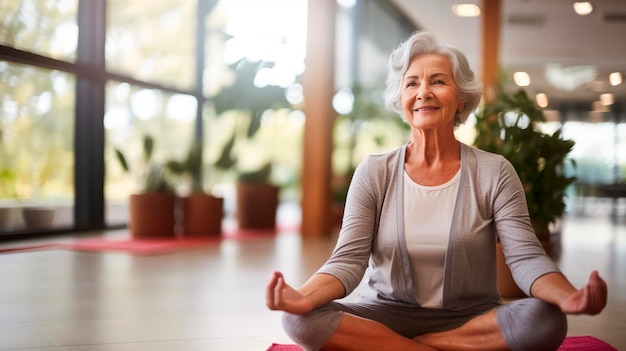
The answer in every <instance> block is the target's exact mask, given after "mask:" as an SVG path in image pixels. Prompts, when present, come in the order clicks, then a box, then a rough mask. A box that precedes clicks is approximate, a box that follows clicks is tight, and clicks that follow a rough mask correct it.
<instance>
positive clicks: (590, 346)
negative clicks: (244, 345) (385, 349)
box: [267, 336, 617, 351]
mask: <svg viewBox="0 0 626 351" xmlns="http://www.w3.org/2000/svg"><path fill="white" fill-rule="evenodd" d="M267 351H304V349H303V348H301V347H300V346H298V345H292V344H289V345H286V344H272V345H271V346H270V347H269V348H268V349H267ZM558 351H617V349H616V348H614V347H613V346H611V345H609V344H607V343H605V342H604V341H602V340H600V339H596V338H594V337H593V336H568V337H567V338H565V341H563V344H562V345H561V347H559V349H558Z"/></svg>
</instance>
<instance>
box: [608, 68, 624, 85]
mask: <svg viewBox="0 0 626 351" xmlns="http://www.w3.org/2000/svg"><path fill="white" fill-rule="evenodd" d="M609 82H610V83H611V85H612V86H614V87H615V86H618V85H620V84H622V74H621V73H619V72H613V73H611V74H610V75H609Z"/></svg>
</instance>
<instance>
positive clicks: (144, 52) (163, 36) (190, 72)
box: [0, 0, 626, 238]
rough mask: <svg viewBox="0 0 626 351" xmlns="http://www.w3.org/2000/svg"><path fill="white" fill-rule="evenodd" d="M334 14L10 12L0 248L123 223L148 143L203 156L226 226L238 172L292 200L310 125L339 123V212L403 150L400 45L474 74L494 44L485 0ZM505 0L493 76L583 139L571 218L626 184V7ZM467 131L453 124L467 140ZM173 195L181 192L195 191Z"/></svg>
mask: <svg viewBox="0 0 626 351" xmlns="http://www.w3.org/2000/svg"><path fill="white" fill-rule="evenodd" d="M312 1H313V0H312ZM485 1H490V0H485ZM332 3H333V6H332V9H333V10H332V13H330V16H329V15H328V13H327V14H326V20H325V21H323V22H320V23H317V22H315V23H313V22H311V16H310V14H309V13H308V10H309V9H310V8H311V4H309V3H308V2H307V1H306V0H262V1H259V0H219V1H217V0H162V1H152V0H132V1H121V0H57V1H44V0H23V1H19V0H3V1H2V2H0V21H1V24H0V76H1V79H0V238H13V237H16V236H25V235H35V234H36V235H54V234H56V233H59V232H67V231H81V230H91V229H109V228H111V229H112V228H122V227H124V226H126V225H127V223H128V197H129V195H130V194H133V193H135V192H140V191H142V183H144V181H145V177H146V176H147V171H146V167H149V166H150V165H147V164H146V162H145V161H146V160H144V156H143V155H142V153H143V150H144V144H143V143H144V141H145V139H146V136H149V137H151V138H152V139H153V141H154V145H153V153H152V156H151V159H150V162H149V163H150V164H151V165H154V164H166V163H168V162H171V161H176V160H179V161H180V160H184V159H185V157H187V154H188V151H189V150H190V148H191V147H192V146H193V145H200V149H201V160H202V161H201V164H202V172H201V187H202V189H203V190H204V191H206V192H208V193H211V194H214V195H216V196H220V197H223V198H224V201H225V202H224V206H225V217H232V216H233V215H234V214H233V212H234V208H235V204H234V201H235V184H236V183H237V181H238V179H240V177H241V176H242V174H249V173H254V172H255V171H258V170H261V169H269V170H270V172H269V179H267V180H268V181H269V182H271V183H273V184H275V185H278V186H279V187H280V189H281V192H280V202H281V203H291V204H294V206H296V207H298V206H299V204H300V202H301V200H302V186H303V184H302V178H303V169H305V168H306V167H304V166H305V165H304V164H303V163H304V160H305V159H306V157H305V156H304V155H305V142H304V135H305V128H306V126H307V124H308V123H315V121H316V119H318V118H326V119H330V123H331V125H332V130H331V131H330V133H329V135H328V138H330V144H331V145H332V148H331V150H330V151H326V150H325V149H324V148H323V147H322V148H320V151H319V152H320V153H328V156H329V163H330V171H329V172H328V181H327V182H326V183H325V184H328V187H327V188H328V189H326V190H327V191H328V192H329V193H330V194H331V195H330V196H329V198H330V199H331V201H338V202H340V201H341V200H342V199H343V197H344V196H345V190H346V188H347V185H348V183H349V178H350V175H351V172H352V171H353V169H354V167H355V166H356V165H357V164H358V163H359V162H360V161H361V160H362V159H363V157H365V156H366V155H368V154H372V153H381V152H386V151H389V150H392V149H393V148H396V147H398V146H400V145H402V144H404V143H405V142H406V141H407V140H408V134H407V133H408V129H407V127H406V126H405V125H404V124H403V122H402V121H401V119H400V117H398V116H396V115H393V114H390V113H389V112H387V111H385V109H384V106H383V101H382V91H383V90H384V81H385V77H386V72H387V59H388V57H389V54H390V52H391V51H392V50H393V49H394V48H395V47H397V46H398V44H399V43H400V42H401V41H402V40H403V39H405V38H407V37H408V36H409V35H410V34H411V33H412V32H414V31H415V30H420V29H425V30H429V31H432V32H433V33H435V34H436V35H437V36H439V38H440V39H441V40H443V41H445V42H447V43H450V44H452V45H453V46H456V47H458V48H459V49H461V51H463V52H464V53H466V54H467V56H468V59H469V61H470V65H471V66H472V68H473V69H474V70H475V72H476V73H477V74H479V76H480V74H481V73H482V72H481V70H482V69H483V68H482V57H481V47H482V42H483V39H484V36H483V34H482V33H481V6H482V4H481V2H479V1H464V2H462V1H452V0H440V1H425V0H419V1H418V0H393V1H392V0H337V1H336V3H335V1H332ZM501 4H502V6H501V17H500V18H501V20H500V24H499V26H500V33H499V42H500V47H499V57H500V59H499V60H500V61H499V67H497V68H495V69H497V70H498V72H499V76H500V83H501V84H502V86H503V87H504V88H505V89H507V90H514V89H518V88H519V87H523V88H524V89H525V90H526V91H527V92H528V94H529V96H531V97H532V98H533V99H537V104H539V106H541V107H542V108H544V110H545V116H546V120H547V121H546V122H545V123H544V124H543V125H542V128H544V129H545V130H552V131H554V130H556V129H558V128H562V131H563V136H564V137H565V138H567V139H572V140H574V141H575V142H576V144H575V147H574V150H573V151H572V152H571V154H570V157H571V158H573V159H574V160H575V161H576V176H577V181H576V183H575V184H573V185H572V188H571V190H570V194H571V195H572V196H571V197H570V200H571V203H570V204H569V205H568V211H576V210H577V208H576V203H577V202H576V200H577V197H578V196H583V195H588V192H590V191H591V192H593V189H594V186H596V185H606V184H620V183H623V182H625V181H626V117H625V115H626V112H625V111H624V103H625V102H626V88H625V85H624V84H623V83H622V75H623V74H624V73H625V72H626V46H625V45H623V43H624V38H623V35H624V34H626V2H624V1H620V0H597V1H592V2H591V3H588V4H587V5H585V4H583V5H576V6H574V5H575V2H574V1H568V0H553V1H540V0H502V1H501ZM460 5H467V6H468V7H467V11H469V12H463V11H462V10H463V9H464V8H465V7H462V6H460ZM472 5H473V6H472ZM577 11H578V12H577ZM328 23H332V24H333V26H332V27H333V28H332V31H331V35H329V36H326V37H325V38H324V40H327V41H329V42H330V43H331V44H332V47H333V48H334V49H333V50H331V51H330V52H329V53H328V54H331V55H332V61H333V62H334V64H333V69H332V70H329V71H328V72H313V73H311V72H310V71H308V72H307V63H308V62H310V61H307V57H314V55H320V54H321V55H323V54H324V53H311V52H309V53H308V52H307V47H308V46H307V44H310V43H308V40H310V38H311V37H312V35H314V34H315V33H318V32H320V31H323V30H324V29H325V27H328ZM318 57H319V56H318ZM309 68H310V65H309ZM306 74H309V75H322V76H324V77H330V78H328V79H330V80H332V86H333V87H334V89H333V91H332V92H329V94H330V95H331V96H332V99H329V100H330V101H329V104H332V110H331V111H332V112H331V113H330V115H321V116H316V115H311V113H309V114H307V109H306V108H305V106H306V102H307V98H308V95H307V90H306V88H305V86H306V84H305V83H303V77H306ZM308 101H313V100H311V99H309V100H308ZM473 123H475V120H474V119H473V118H471V117H470V119H469V121H468V122H467V123H466V125H465V126H462V127H461V128H459V129H458V130H457V133H458V137H459V139H461V140H462V141H464V142H466V143H468V144H472V143H473V138H474V137H475V135H474V127H473ZM328 141H329V140H319V143H320V144H324V143H326V142H328ZM308 145H315V141H311V142H309V143H308ZM116 150H119V151H121V152H123V153H124V154H125V156H126V158H127V160H128V161H129V165H130V167H129V171H128V172H126V171H125V169H124V167H123V166H122V165H121V164H120V162H118V160H117V159H116ZM309 150H311V147H310V146H309ZM308 152H311V153H315V151H308ZM268 166H269V168H267V167H268ZM173 186H174V188H175V192H176V193H177V194H178V195H180V196H185V195H186V194H189V193H190V192H191V190H192V189H191V187H192V186H191V185H190V184H189V182H185V181H174V182H173ZM590 189H591V190H590ZM28 210H34V211H39V213H41V212H42V211H44V210H46V211H48V212H49V213H50V215H49V216H48V219H49V221H48V222H46V223H43V224H41V223H31V222H30V221H29V218H31V217H32V216H30V215H28V214H27V213H28Z"/></svg>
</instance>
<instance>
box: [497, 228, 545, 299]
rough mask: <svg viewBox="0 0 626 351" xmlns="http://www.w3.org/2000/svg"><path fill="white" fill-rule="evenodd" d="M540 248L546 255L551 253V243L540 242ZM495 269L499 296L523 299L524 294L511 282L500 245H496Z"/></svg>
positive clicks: (511, 277) (511, 276)
mask: <svg viewBox="0 0 626 351" xmlns="http://www.w3.org/2000/svg"><path fill="white" fill-rule="evenodd" d="M541 246H543V249H544V250H545V251H546V253H547V254H548V255H550V254H551V253H552V242H550V241H549V240H548V241H545V240H541ZM496 269H497V277H498V290H500V296H502V297H510V298H515V297H524V296H526V294H524V292H523V291H522V290H521V289H520V288H519V287H518V286H517V284H516V283H515V281H514V280H513V275H512V274H511V270H510V269H509V266H507V264H506V262H505V260H504V252H503V251H502V244H500V243H499V242H498V243H496Z"/></svg>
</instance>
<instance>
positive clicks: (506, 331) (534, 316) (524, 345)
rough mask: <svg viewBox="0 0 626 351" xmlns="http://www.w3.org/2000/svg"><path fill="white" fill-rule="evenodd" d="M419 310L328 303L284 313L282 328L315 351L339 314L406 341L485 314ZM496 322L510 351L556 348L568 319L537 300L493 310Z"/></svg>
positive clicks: (336, 324) (326, 337)
mask: <svg viewBox="0 0 626 351" xmlns="http://www.w3.org/2000/svg"><path fill="white" fill-rule="evenodd" d="M493 308H494V307H493V306H486V307H485V309H483V310H479V311H478V312H476V311H473V313H467V312H466V311H447V310H432V309H422V308H419V307H406V306H394V305H380V304H362V303H358V304H357V303H340V302H331V303H329V304H327V305H324V306H322V307H320V308H318V309H316V310H314V311H313V312H311V313H309V314H307V315H304V316H300V315H293V314H288V313H285V314H284V316H283V328H284V329H285V331H286V332H287V335H289V337H291V339H292V340H293V341H295V342H296V343H298V344H299V345H300V346H302V347H303V348H304V349H305V350H307V351H317V350H319V349H320V348H321V347H322V346H323V345H324V344H325V343H326V342H327V341H328V339H330V337H331V336H332V335H333V334H334V333H335V331H336V330H337V328H339V324H340V323H341V318H342V315H343V313H344V312H345V313H350V314H353V315H356V316H360V317H363V318H367V319H371V320H375V321H378V322H380V323H382V324H384V325H386V326H387V327H389V328H391V329H392V330H394V331H395V332H396V333H398V334H400V335H403V336H405V337H407V338H413V337H415V336H418V335H422V334H425V333H430V332H440V331H445V330H451V329H454V328H457V327H460V326H461V325H463V324H465V323H466V322H468V321H469V320H470V319H472V318H474V317H476V316H478V315H480V314H482V313H485V312H487V311H489V310H491V309H493ZM495 308H497V311H496V318H497V321H498V325H499V326H500V330H501V331H502V334H503V335H504V339H505V341H506V342H507V344H508V345H509V347H510V348H511V349H512V350H516V351H517V350H520V351H524V350H533V351H536V350H556V349H558V347H559V346H560V345H561V343H562V342H563V339H565V335H566V333H567V318H566V317H565V314H564V313H563V312H561V310H560V309H559V308H558V307H556V306H554V305H551V304H548V303H545V302H543V301H541V300H539V299H535V298H525V299H521V300H516V301H513V302H510V303H507V304H505V305H501V306H496V307H495Z"/></svg>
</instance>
